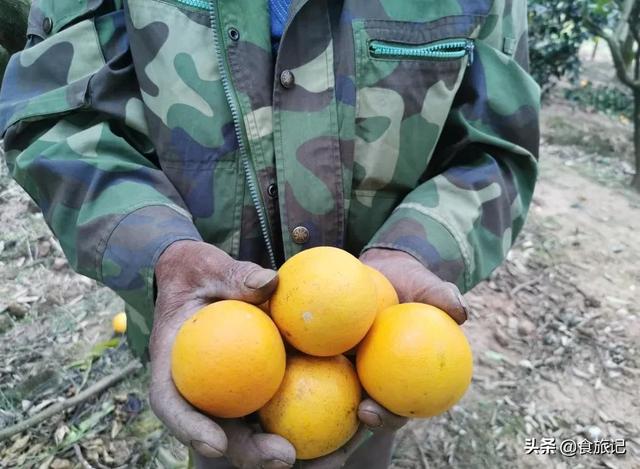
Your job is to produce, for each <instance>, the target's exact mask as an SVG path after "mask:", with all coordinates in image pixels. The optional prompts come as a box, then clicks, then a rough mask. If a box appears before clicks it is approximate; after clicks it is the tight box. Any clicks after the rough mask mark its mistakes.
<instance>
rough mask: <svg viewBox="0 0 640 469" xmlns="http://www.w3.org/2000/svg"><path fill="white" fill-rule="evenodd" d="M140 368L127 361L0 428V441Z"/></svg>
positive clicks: (91, 395)
mask: <svg viewBox="0 0 640 469" xmlns="http://www.w3.org/2000/svg"><path fill="white" fill-rule="evenodd" d="M140 368H142V365H141V364H140V362H139V361H138V360H136V361H133V362H131V363H129V364H128V365H127V366H126V367H124V368H123V369H122V370H120V371H117V372H115V373H113V374H112V375H109V376H106V377H105V378H102V379H101V380H100V381H98V382H97V383H95V384H94V385H93V386H91V387H89V388H87V389H85V390H84V391H82V392H81V393H79V394H77V395H75V396H73V397H70V398H69V399H66V400H64V401H62V402H57V403H55V404H53V405H51V406H49V407H47V408H45V409H44V410H43V411H42V412H40V413H37V414H35V415H34V416H32V417H29V418H28V419H26V420H23V421H21V422H18V423H16V424H15V425H13V426H11V427H8V428H5V429H3V430H0V441H4V440H6V439H7V438H11V437H12V436H13V435H15V434H17V433H21V432H23V431H24V430H26V429H27V428H30V427H32V426H34V425H37V424H39V423H40V422H42V421H43V420H46V419H48V418H50V417H53V416H54V415H56V414H59V413H60V412H62V411H64V410H65V409H68V408H69V407H75V406H77V405H78V404H81V403H82V402H84V401H86V400H88V399H90V398H92V397H93V396H95V395H96V394H100V393H101V392H102V391H104V390H105V389H107V388H109V387H111V386H113V385H114V384H116V383H118V382H120V381H122V380H123V379H124V378H126V377H127V376H128V375H129V374H131V373H133V372H134V371H138V370H139V369H140Z"/></svg>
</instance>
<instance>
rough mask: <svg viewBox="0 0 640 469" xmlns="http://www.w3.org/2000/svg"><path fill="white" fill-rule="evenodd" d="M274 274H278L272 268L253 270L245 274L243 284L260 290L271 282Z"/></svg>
mask: <svg viewBox="0 0 640 469" xmlns="http://www.w3.org/2000/svg"><path fill="white" fill-rule="evenodd" d="M276 275H278V273H277V272H276V271H274V270H269V269H259V270H254V271H253V272H251V273H250V274H249V275H248V276H247V278H245V279H244V286H245V287H247V288H251V289H252V290H260V289H261V288H263V287H264V286H266V285H267V284H268V283H269V282H271V281H272V280H273V279H274V278H275V276H276Z"/></svg>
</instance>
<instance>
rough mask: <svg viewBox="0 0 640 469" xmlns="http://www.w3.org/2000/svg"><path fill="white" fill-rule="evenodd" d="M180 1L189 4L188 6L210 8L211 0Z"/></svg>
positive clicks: (179, 0) (179, 1)
mask: <svg viewBox="0 0 640 469" xmlns="http://www.w3.org/2000/svg"><path fill="white" fill-rule="evenodd" d="M177 1H178V3H182V4H183V5H187V6H188V7H193V8H201V9H203V10H208V9H209V2H208V1H207V0H177Z"/></svg>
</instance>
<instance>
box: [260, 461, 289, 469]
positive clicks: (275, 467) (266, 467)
mask: <svg viewBox="0 0 640 469" xmlns="http://www.w3.org/2000/svg"><path fill="white" fill-rule="evenodd" d="M290 467H291V464H287V463H286V462H284V461H280V460H279V459H274V460H272V461H267V462H265V463H263V464H262V469H289V468H290Z"/></svg>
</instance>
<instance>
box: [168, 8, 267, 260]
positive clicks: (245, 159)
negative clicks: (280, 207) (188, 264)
mask: <svg viewBox="0 0 640 469" xmlns="http://www.w3.org/2000/svg"><path fill="white" fill-rule="evenodd" d="M178 1H180V2H182V3H185V4H186V2H191V3H194V4H195V3H198V4H202V3H206V8H208V9H209V12H210V13H211V14H210V16H211V31H212V32H213V39H214V43H215V45H216V55H217V58H218V67H219V69H220V76H221V79H222V87H223V89H224V94H225V96H226V98H227V103H228V104H229V109H230V110H231V117H232V118H233V127H234V129H235V132H236V138H237V139H238V148H239V149H240V158H241V159H242V166H243V169H244V175H245V178H246V180H247V186H248V188H249V194H250V196H251V201H252V202H253V205H254V206H255V209H256V211H257V212H258V220H259V222H260V230H261V231H262V237H263V239H264V242H265V245H266V247H267V253H268V254H269V261H270V262H271V267H272V268H273V269H274V270H275V269H277V268H278V266H277V264H276V257H275V254H274V250H273V244H272V242H271V236H270V234H269V227H268V225H267V218H266V215H265V213H264V210H263V206H262V203H261V202H260V195H259V194H258V190H257V182H256V180H255V176H254V174H253V171H252V170H251V163H250V162H249V156H248V154H247V148H246V146H245V143H244V140H243V138H242V130H241V127H240V125H241V124H240V118H239V112H238V103H237V100H236V97H235V94H234V93H233V91H232V90H231V87H230V85H229V79H228V76H227V70H226V68H225V64H224V56H223V54H222V47H221V45H220V38H219V37H218V29H217V25H216V23H217V21H218V19H217V12H216V8H215V3H214V2H215V0H208V2H204V1H202V0H178Z"/></svg>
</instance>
